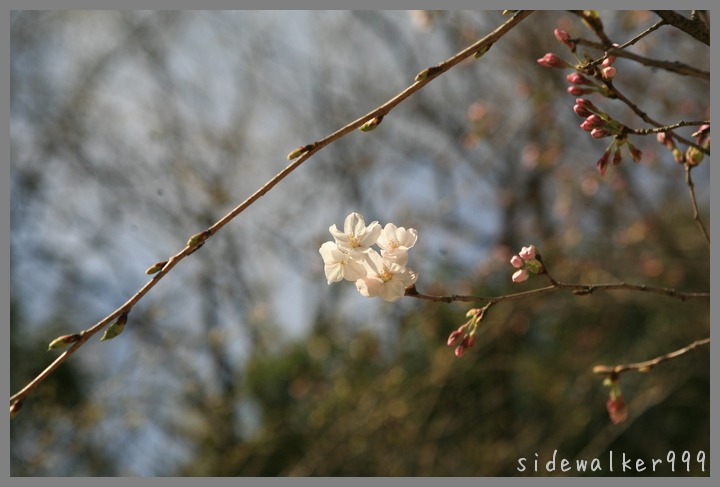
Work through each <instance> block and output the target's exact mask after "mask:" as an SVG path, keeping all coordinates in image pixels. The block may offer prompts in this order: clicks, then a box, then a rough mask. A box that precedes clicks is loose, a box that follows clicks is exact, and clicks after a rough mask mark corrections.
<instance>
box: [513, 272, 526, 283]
mask: <svg viewBox="0 0 720 487" xmlns="http://www.w3.org/2000/svg"><path fill="white" fill-rule="evenodd" d="M529 276H530V273H528V271H527V269H520V270H519V271H517V272H515V274H513V275H512V282H523V281H526V280H527V278H528V277H529Z"/></svg>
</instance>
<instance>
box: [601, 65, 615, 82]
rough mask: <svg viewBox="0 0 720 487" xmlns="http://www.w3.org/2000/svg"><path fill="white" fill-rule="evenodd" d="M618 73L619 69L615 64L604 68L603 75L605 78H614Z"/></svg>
mask: <svg viewBox="0 0 720 487" xmlns="http://www.w3.org/2000/svg"><path fill="white" fill-rule="evenodd" d="M616 74H617V69H616V68H615V66H608V67H606V68H603V69H602V75H603V78H605V79H613V78H614V77H615V75H616Z"/></svg>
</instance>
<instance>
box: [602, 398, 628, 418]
mask: <svg viewBox="0 0 720 487" xmlns="http://www.w3.org/2000/svg"><path fill="white" fill-rule="evenodd" d="M606 407H607V411H608V414H609V415H610V421H612V422H613V424H618V423H622V422H623V421H625V420H626V419H627V415H628V410H627V405H626V404H625V399H623V397H622V395H617V396H615V397H612V395H611V397H610V398H609V399H608V400H607V404H606Z"/></svg>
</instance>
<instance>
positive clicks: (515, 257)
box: [510, 255, 525, 269]
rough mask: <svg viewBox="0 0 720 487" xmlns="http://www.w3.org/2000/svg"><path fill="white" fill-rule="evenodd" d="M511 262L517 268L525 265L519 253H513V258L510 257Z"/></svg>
mask: <svg viewBox="0 0 720 487" xmlns="http://www.w3.org/2000/svg"><path fill="white" fill-rule="evenodd" d="M510 263H511V264H512V266H513V267H514V268H516V269H520V268H521V267H522V266H524V265H525V262H523V260H522V258H521V257H520V256H519V255H513V256H512V259H510Z"/></svg>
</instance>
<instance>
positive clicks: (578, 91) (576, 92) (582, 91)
mask: <svg viewBox="0 0 720 487" xmlns="http://www.w3.org/2000/svg"><path fill="white" fill-rule="evenodd" d="M595 91H596V90H595V89H593V88H581V87H579V86H578V85H572V86H568V88H567V92H568V93H570V94H571V95H573V96H581V95H589V94H590V93H594V92H595Z"/></svg>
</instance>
